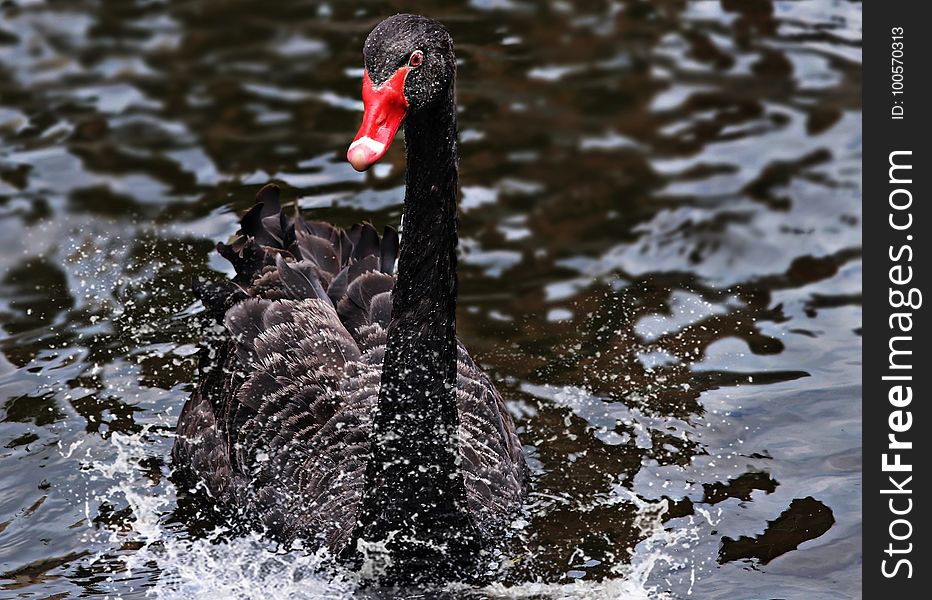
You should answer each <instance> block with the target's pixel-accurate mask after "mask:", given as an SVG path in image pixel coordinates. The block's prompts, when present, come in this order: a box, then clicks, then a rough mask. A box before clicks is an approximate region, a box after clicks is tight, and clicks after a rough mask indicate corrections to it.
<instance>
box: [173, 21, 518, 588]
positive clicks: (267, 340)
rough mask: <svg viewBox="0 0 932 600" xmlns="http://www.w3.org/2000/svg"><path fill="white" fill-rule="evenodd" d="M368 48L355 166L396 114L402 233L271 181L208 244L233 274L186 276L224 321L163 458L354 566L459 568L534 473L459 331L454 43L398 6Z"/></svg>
mask: <svg viewBox="0 0 932 600" xmlns="http://www.w3.org/2000/svg"><path fill="white" fill-rule="evenodd" d="M364 56H365V59H366V75H365V82H364V90H363V97H364V101H365V103H366V116H365V117H364V122H363V127H362V129H361V130H360V134H359V135H358V136H357V140H356V141H354V144H353V145H352V146H351V147H350V150H349V152H348V157H347V158H348V160H349V161H350V162H351V163H352V164H353V166H354V167H356V168H357V169H364V168H367V167H368V166H369V165H371V164H372V162H374V161H375V160H378V158H380V157H381V155H382V154H383V153H384V151H385V149H387V146H388V145H389V144H390V143H391V139H392V138H393V137H394V134H395V131H397V129H398V128H399V127H400V126H401V125H402V124H403V125H404V127H405V130H406V136H405V137H406V147H407V159H408V172H407V176H406V195H405V209H404V211H405V212H404V226H405V231H404V235H403V237H402V239H401V242H400V243H399V236H398V235H397V234H396V233H395V231H394V230H392V229H391V228H385V231H384V233H383V234H382V235H381V236H379V235H378V233H377V231H376V230H375V229H374V228H373V227H372V226H371V225H369V224H362V225H357V226H354V227H353V228H351V229H349V230H343V229H340V228H337V227H334V226H331V225H329V224H326V223H322V222H316V221H305V220H304V219H303V218H302V217H301V215H300V214H299V213H298V212H297V211H295V212H294V214H293V215H288V214H286V212H285V211H283V210H282V208H281V203H280V198H279V194H280V192H279V189H278V188H277V187H276V186H274V185H268V186H266V187H265V188H263V189H262V190H261V191H260V192H259V194H258V197H257V202H256V205H255V206H254V207H253V208H252V209H251V210H250V211H249V212H247V213H246V215H245V216H244V217H243V218H242V219H241V221H240V226H241V227H240V231H239V232H238V235H237V237H236V238H235V239H234V240H233V241H232V243H230V244H223V243H221V244H218V250H219V252H220V254H221V255H222V256H224V257H225V258H227V259H228V260H229V261H230V262H231V263H232V264H233V266H234V269H235V271H236V275H235V277H234V278H233V279H232V280H230V281H225V282H220V283H215V284H196V286H195V292H196V294H197V295H198V296H199V297H200V298H201V300H202V301H203V303H204V305H205V308H206V309H207V310H206V314H207V315H208V316H209V318H210V319H212V320H213V321H214V323H215V325H216V326H215V327H213V328H212V331H213V333H211V334H210V335H209V336H208V339H207V340H205V342H204V344H203V346H202V349H201V352H200V356H199V367H198V371H199V381H198V384H197V387H196V389H195V391H194V393H193V394H192V396H191V397H190V399H189V400H188V401H187V403H186V404H185V406H184V407H183V409H182V412H181V415H180V416H179V420H178V426H177V439H176V442H175V446H174V448H173V452H172V457H173V463H174V465H175V466H176V470H177V472H178V473H179V474H180V476H181V477H183V478H184V479H186V480H187V481H189V482H191V484H192V487H196V488H201V489H203V490H204V491H206V492H207V495H208V496H209V497H210V498H211V499H212V501H213V502H214V503H216V504H217V505H219V506H221V507H224V508H226V509H228V510H229V511H231V512H233V513H235V514H236V515H237V516H238V517H240V518H241V519H244V520H246V521H247V522H248V523H250V524H252V525H254V526H257V527H261V528H263V529H264V530H266V531H267V532H269V533H270V534H271V535H273V536H275V537H276V538H278V539H280V540H282V541H285V542H290V541H294V540H301V542H302V543H303V545H304V546H305V547H308V548H317V547H326V548H328V549H329V550H330V551H331V552H332V553H333V554H335V555H337V556H340V557H343V558H345V559H348V560H350V561H355V563H356V564H357V565H359V564H360V561H361V560H362V559H363V558H365V556H364V555H365V554H366V553H367V549H370V548H378V549H380V550H379V551H380V552H381V553H382V554H384V556H382V559H383V561H382V562H383V563H384V566H385V567H386V569H387V575H386V576H387V577H389V578H391V577H396V578H405V579H408V580H411V579H418V578H423V579H442V578H449V577H458V576H461V575H462V574H463V573H464V572H465V571H464V570H469V569H472V568H473V567H472V566H470V567H464V566H462V565H465V564H470V563H475V562H476V561H477V560H478V559H479V558H478V557H480V556H482V555H483V554H484V553H486V552H487V551H488V550H489V549H490V548H492V547H494V546H495V545H496V543H497V542H498V540H499V539H500V537H501V534H502V532H503V530H504V529H505V527H506V526H507V523H508V521H509V519H510V517H511V516H512V515H513V513H514V512H515V510H516V509H518V508H520V506H521V502H522V497H523V494H524V490H525V485H526V480H527V466H526V463H525V460H524V457H523V454H522V450H521V445H520V442H519V440H518V437H517V434H516V432H515V426H514V423H513V421H512V418H511V416H510V415H509V413H508V411H507V409H506V407H505V405H504V402H503V400H502V397H501V395H500V394H499V393H498V392H497V391H496V389H495V386H494V385H493V384H492V382H491V380H490V379H489V378H488V376H487V375H486V374H485V373H483V372H482V370H481V369H480V368H479V367H478V366H477V365H476V363H475V362H474V361H473V360H472V358H471V357H470V356H469V353H468V352H467V351H466V349H465V347H464V346H463V344H462V343H460V342H459V340H458V339H457V338H456V335H455V311H456V292H457V283H456V245H457V237H456V222H457V220H456V183H457V182H456V119H455V110H454V106H455V105H454V103H453V80H454V77H455V75H454V74H455V62H454V60H453V54H452V40H451V39H450V37H449V34H448V33H447V32H446V30H445V29H444V28H443V27H442V26H441V25H440V24H439V23H436V22H435V21H431V20H430V19H425V18H423V17H416V16H412V15H397V16H396V17H392V18H390V19H387V20H386V21H383V22H382V23H381V24H380V25H379V26H378V27H376V29H375V30H374V31H373V32H372V34H370V36H369V38H368V39H367V41H366V47H365V50H364ZM367 86H368V87H367ZM393 111H394V112H393ZM399 114H400V116H399ZM367 123H369V125H367ZM386 123H387V127H388V128H389V129H391V127H394V130H392V131H390V132H389V133H390V135H388V134H387V133H386V131H385V128H386ZM359 140H368V141H364V142H362V143H359ZM396 262H397V265H398V266H397V270H396V268H395V265H396Z"/></svg>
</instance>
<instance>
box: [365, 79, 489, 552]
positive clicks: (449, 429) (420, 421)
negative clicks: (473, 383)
mask: <svg viewBox="0 0 932 600" xmlns="http://www.w3.org/2000/svg"><path fill="white" fill-rule="evenodd" d="M405 141H406V149H407V162H408V170H407V175H406V186H405V205H404V216H403V221H402V235H401V252H400V256H399V262H398V280H397V282H396V284H395V288H394V291H393V293H392V318H391V323H390V325H389V328H388V341H387V345H386V351H385V358H384V359H383V365H382V380H381V388H380V392H379V399H378V409H377V411H376V414H375V422H374V426H373V436H372V438H371V439H372V442H371V443H372V445H371V454H370V458H369V463H368V467H367V471H366V474H367V482H366V491H365V493H364V499H363V511H362V514H361V517H360V521H359V527H360V537H362V538H364V539H366V540H368V541H378V540H388V539H391V538H392V536H393V535H395V534H393V533H392V532H399V531H400V532H403V533H404V534H405V536H406V539H407V541H406V542H405V543H404V544H403V545H401V546H397V547H395V548H394V549H393V550H392V554H393V560H395V561H396V562H399V561H400V562H401V563H404V562H405V561H420V560H423V559H424V558H426V557H429V556H430V555H431V553H432V552H433V550H431V548H438V547H443V546H446V547H447V550H448V551H450V552H451V555H456V554H457V553H459V552H462V554H461V555H462V556H466V555H469V554H470V553H474V552H475V551H477V550H478V546H477V544H478V543H479V541H478V540H479V538H478V535H477V534H476V530H475V528H474V525H473V524H472V521H471V519H470V517H469V515H468V511H467V503H466V488H465V483H464V480H463V477H462V475H461V473H460V471H459V466H458V463H459V447H458V442H457V434H458V430H459V415H458V411H457V403H456V393H455V390H456V362H457V341H456V294H457V279H456V250H457V233H456V230H457V218H456V186H457V166H456V160H457V154H456V114H455V110H454V104H453V94H452V90H451V93H450V98H449V101H448V102H447V103H445V105H444V106H440V107H438V109H437V110H434V111H430V112H427V113H425V112H424V111H423V110H422V111H419V112H418V114H417V115H414V116H413V118H411V119H410V120H409V121H408V122H407V123H406V125H405ZM412 540H415V541H412ZM454 546H455V547H457V548H458V550H456V552H453V550H454ZM435 558H437V560H438V561H441V562H444V561H443V560H441V559H442V557H439V556H438V557H435ZM447 562H448V561H447ZM433 564H434V565H436V564H437V563H436V562H434V563H433Z"/></svg>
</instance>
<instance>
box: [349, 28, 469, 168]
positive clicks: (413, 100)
mask: <svg viewBox="0 0 932 600" xmlns="http://www.w3.org/2000/svg"><path fill="white" fill-rule="evenodd" d="M363 59H364V63H365V72H364V75H363V84H362V99H363V104H364V106H365V112H364V115H363V121H362V126H361V127H360V128H359V132H358V133H357V134H356V137H355V138H354V139H353V143H352V144H350V147H349V149H348V150H347V152H346V159H347V160H348V161H349V162H350V164H352V165H353V168H355V169H356V170H357V171H365V170H366V169H368V168H369V167H371V166H372V165H373V164H374V163H375V162H376V161H378V160H379V159H380V158H382V156H384V154H385V152H386V151H387V150H388V147H389V146H390V145H391V143H392V141H393V140H394V139H395V134H397V133H398V129H399V128H400V127H401V124H402V123H403V122H404V121H405V119H406V118H409V117H410V116H412V115H414V114H417V113H418V112H419V111H424V110H426V109H429V108H431V107H434V106H436V105H437V104H438V102H442V101H443V100H444V99H446V100H449V99H450V97H451V96H450V91H451V89H452V87H453V81H454V79H455V76H456V59H455V57H454V55H453V38H452V37H451V36H450V33H449V32H448V31H447V30H446V28H445V27H444V26H443V25H441V24H440V23H438V22H437V21H434V20H433V19H428V18H426V17H421V16H417V15H407V14H400V15H395V16H393V17H389V18H387V19H385V20H384V21H382V22H381V23H379V24H378V25H376V27H375V29H373V30H372V32H371V33H370V34H369V36H368V37H367V38H366V43H365V45H364V46H363ZM449 109H450V110H454V108H453V107H452V106H451V107H449Z"/></svg>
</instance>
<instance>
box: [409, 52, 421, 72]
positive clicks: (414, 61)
mask: <svg viewBox="0 0 932 600" xmlns="http://www.w3.org/2000/svg"><path fill="white" fill-rule="evenodd" d="M422 62H424V53H423V52H421V51H420V50H415V51H414V52H412V53H411V58H409V59H408V66H409V67H412V68H417V67H419V66H421V63H422Z"/></svg>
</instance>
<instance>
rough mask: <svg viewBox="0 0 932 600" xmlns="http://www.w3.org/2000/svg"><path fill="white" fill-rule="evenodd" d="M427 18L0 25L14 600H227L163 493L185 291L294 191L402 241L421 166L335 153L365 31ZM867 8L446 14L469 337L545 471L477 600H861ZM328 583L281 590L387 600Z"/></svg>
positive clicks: (191, 308)
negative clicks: (151, 595)
mask: <svg viewBox="0 0 932 600" xmlns="http://www.w3.org/2000/svg"><path fill="white" fill-rule="evenodd" d="M402 8H403V7H401V5H395V4H393V3H390V2H364V3H352V5H351V4H349V3H326V2H289V3H262V4H259V3H255V2H248V1H245V0H243V1H238V2H234V3H223V4H218V3H212V2H201V1H197V2H184V3H182V2H168V3H161V2H112V1H111V2H108V1H103V0H101V1H98V2H94V1H90V0H89V1H87V2H78V3H71V4H69V5H67V6H62V5H59V4H54V3H45V2H41V1H35V2H7V3H6V4H4V5H3V7H0V11H2V18H0V136H2V137H3V141H4V142H3V145H2V148H0V230H2V233H3V237H4V250H5V252H4V253H3V255H2V256H0V265H2V269H3V273H2V275H0V326H2V329H3V332H4V334H5V335H4V338H3V340H2V342H0V349H2V357H0V388H2V392H0V403H2V404H0V419H2V422H0V447H2V451H0V455H2V456H3V458H4V461H3V463H2V464H3V465H5V466H3V467H0V477H2V482H3V486H2V487H3V489H5V490H7V491H6V492H4V493H2V494H0V545H2V546H3V547H4V548H5V549H6V552H4V553H3V556H2V557H0V563H2V564H0V577H2V579H0V587H2V588H3V589H6V590H17V591H16V592H15V593H20V592H24V593H32V594H35V595H39V596H41V595H45V596H50V595H53V594H65V595H70V596H75V595H78V594H81V593H106V592H110V593H119V594H121V595H123V596H124V597H132V596H133V595H134V594H136V595H139V594H142V593H143V588H145V587H147V586H150V587H154V589H155V590H157V591H158V593H159V594H162V595H163V596H166V597H171V595H172V594H173V593H176V597H184V594H187V595H188V597H190V596H192V595H195V594H197V593H203V592H204V590H205V589H209V586H211V585H213V586H220V580H219V579H218V578H216V577H214V578H210V577H208V576H209V574H210V573H212V572H214V571H211V569H214V570H219V569H221V566H223V565H221V564H218V557H217V556H216V555H215V554H212V553H211V550H210V548H211V546H210V545H209V544H208V545H199V544H200V541H201V540H200V539H199V536H201V535H202V534H203V533H204V531H200V530H199V527H208V526H207V525H206V524H203V523H202V522H201V520H199V519H197V518H195V516H194V515H191V514H190V511H188V510H187V509H186V507H184V506H181V507H180V508H178V507H177V506H176V504H175V502H174V497H173V496H172V492H171V487H170V484H169V483H168V482H167V480H166V479H165V475H166V474H167V470H168V469H167V465H166V464H165V457H166V456H167V454H168V452H167V450H168V447H169V446H170V444H171V440H170V438H169V437H168V435H167V432H168V431H170V429H171V425H172V424H173V421H174V419H175V418H176V416H177V411H178V409H179V408H180V406H181V403H182V402H183V399H184V398H185V396H186V395H187V393H188V392H189V391H190V387H189V385H190V382H191V380H192V371H193V359H192V353H193V351H194V344H195V343H196V341H197V339H198V337H199V332H198V330H197V327H196V324H197V322H198V311H199V306H198V305H196V304H192V298H191V296H190V295H189V294H188V292H187V286H188V283H189V282H190V280H191V278H192V276H201V277H218V276H220V275H219V274H218V273H217V271H224V270H225V269H227V267H226V265H225V264H224V262H223V261H222V260H220V259H219V258H218V257H217V256H216V255H215V254H213V252H212V248H213V243H214V242H215V241H216V240H218V239H224V238H225V237H227V236H229V235H230V234H231V233H232V232H233V230H234V229H235V228H236V224H235V213H236V212H238V211H242V210H244V209H245V208H247V207H248V205H249V203H250V201H251V198H252V196H253V194H254V192H255V190H256V189H257V188H258V186H260V185H262V184H264V183H266V182H267V181H268V180H269V179H276V180H279V181H281V182H282V183H283V184H284V186H285V187H286V189H287V194H286V195H287V196H288V197H290V198H294V199H297V201H298V202H299V204H300V206H301V207H302V208H303V209H304V210H306V211H308V212H314V213H316V214H319V216H320V217H321V218H325V219H327V220H330V221H333V222H335V223H338V224H342V225H348V224H351V223H353V222H355V221H358V220H362V219H368V220H371V221H373V222H374V223H376V224H386V223H397V220H398V216H399V213H400V201H401V197H402V194H401V189H402V185H403V172H404V171H403V154H402V151H401V147H400V145H396V147H395V148H394V149H392V150H391V151H390V152H389V154H388V156H387V157H386V162H385V164H384V165H382V166H381V167H380V168H378V169H376V170H374V171H373V172H371V173H368V174H365V175H363V174H358V173H356V172H355V171H353V170H352V168H351V167H350V166H349V165H346V164H344V163H343V161H342V159H341V149H342V148H344V147H345V146H346V142H347V140H348V139H349V137H350V136H351V135H352V133H353V132H354V131H355V129H356V126H357V124H358V123H357V121H358V119H359V110H360V103H359V100H358V98H359V93H358V90H359V79H360V76H361V73H360V70H359V68H360V51H359V49H360V47H361V43H362V40H363V38H364V36H365V34H366V33H367V32H368V30H369V29H370V28H371V27H372V26H373V25H374V24H375V23H376V22H378V21H379V20H380V19H381V17H383V16H385V15H387V14H391V13H394V12H397V11H399V10H401V9H402ZM860 14H861V13H860V5H859V4H855V3H848V2H774V1H771V0H754V1H747V0H743V1H741V2H737V1H729V0H721V1H720V2H719V1H697V2H689V3H681V2H650V3H648V2H639V1H635V0H631V1H626V2H601V1H592V2H590V1H580V2H573V3H569V2H562V1H553V2H545V3H529V2H520V1H517V0H516V1H503V2H498V1H473V2H469V3H464V2H449V3H443V4H442V6H439V7H437V8H436V10H435V11H433V12H432V13H431V16H433V17H435V18H437V19H439V20H441V21H443V22H445V23H446V24H447V25H448V26H449V27H450V28H451V30H452V31H453V33H454V35H455V38H456V41H457V52H458V57H459V59H460V64H459V67H458V68H459V89H458V96H459V103H460V107H461V114H460V123H461V127H462V131H461V183H462V187H463V200H462V220H461V223H462V250H463V260H462V261H461V268H462V273H461V311H460V316H459V329H460V334H461V337H462V338H463V339H464V340H465V341H466V343H467V345H468V346H469V347H470V348H471V350H472V352H473V354H474V355H475V356H476V357H477V359H479V360H480V361H481V362H482V363H483V364H484V365H485V366H486V367H487V368H488V369H489V371H490V372H491V373H493V374H494V375H495V376H496V377H497V379H498V381H500V382H502V383H501V389H502V391H503V392H505V393H506V394H507V395H508V396H509V399H510V401H511V407H512V410H513V411H514V413H515V415H516V417H517V418H518V420H519V422H520V425H521V427H522V440H523V441H524V442H525V443H526V444H527V452H528V454H529V456H530V457H531V461H532V463H533V464H534V465H535V471H536V480H535V481H536V483H535V490H534V493H533V494H532V495H531V498H530V502H531V503H532V505H533V509H534V510H533V512H532V513H531V515H530V516H529V517H528V519H527V520H526V522H520V523H516V524H515V527H516V529H517V530H518V531H519V532H520V534H521V535H520V536H519V537H520V538H521V541H520V542H519V543H518V544H517V546H516V548H514V551H513V554H514V557H513V558H514V560H513V562H514V566H513V568H512V569H511V571H510V573H509V575H508V577H507V579H506V580H505V581H503V582H501V583H500V584H498V586H496V587H493V588H490V589H488V590H485V591H483V592H481V593H482V594H485V595H487V596H493V597H499V596H505V597H508V596H509V595H510V596H511V597H514V596H516V595H517V596H518V597H521V596H524V597H530V596H532V595H533V594H538V595H543V596H557V597H599V594H603V596H602V597H606V598H614V597H618V595H619V594H622V593H623V594H627V595H629V596H631V597H638V594H640V595H641V596H642V597H648V596H651V597H657V596H660V595H662V594H663V593H664V592H665V591H672V592H673V593H676V594H680V595H682V594H685V593H686V592H687V591H690V592H691V593H693V594H694V595H696V596H697V597H703V598H724V597H731V596H733V594H734V592H735V590H737V589H742V588H745V587H747V588H755V589H757V588H761V587H763V588H766V589H768V590H771V591H772V593H773V594H775V595H779V594H783V595H786V596H792V595H794V593H796V594H798V593H799V590H806V592H805V596H806V597H808V598H816V599H820V598H836V597H850V596H852V595H854V594H855V593H856V592H855V591H854V590H855V589H856V583H857V576H856V573H857V571H858V568H859V550H858V545H859V539H860V538H859V536H860V531H859V514H860V505H859V498H858V495H857V494H854V493H852V492H851V490H854V489H857V488H856V486H857V480H858V471H859V467H860V451H859V445H860V441H859V434H858V431H859V423H860V412H859V409H858V406H857V405H858V403H857V399H858V398H859V397H860V390H859V388H858V387H857V384H856V383H854V382H856V381H857V380H858V375H857V374H858V373H859V364H858V361H859V345H860V338H859V337H858V327H859V324H860V263H859V256H860V167H859V161H860V151H861V149H860V83H861V79H860V77H861V76H860V30H861V27H860ZM127 434H131V435H132V436H133V437H132V442H131V443H130V442H123V441H120V440H121V439H122V438H121V437H120V436H123V435H127ZM102 468H103V471H101V469H102ZM127 493H130V496H128V495H127ZM133 493H135V494H136V496H132V494H133ZM85 500H86V501H85ZM208 517H209V516H208ZM788 520H792V521H793V522H798V523H807V524H809V525H811V527H809V529H810V533H811V534H815V533H818V535H813V537H796V536H794V535H792V534H788V533H787V532H786V531H787V530H786V528H785V527H784V524H785V523H786V522H788ZM203 521H205V522H207V523H209V521H210V519H209V518H206V519H204V520H203ZM146 541H148V542H150V544H149V545H146V546H144V544H145V542H146ZM151 542H154V543H151ZM188 544H190V545H188ZM143 546H144V547H143ZM140 547H142V549H140ZM764 547H766V548H768V549H769V550H767V553H766V554H765V553H764V552H763V551H762V550H761V549H762V548H764ZM226 548H227V551H228V552H230V555H231V556H234V557H237V556H238V557H240V559H241V561H240V563H238V564H240V565H242V564H245V563H247V562H250V561H253V562H257V563H258V564H261V565H263V566H262V568H263V569H265V571H261V572H250V573H251V575H250V576H249V577H252V579H249V577H246V578H245V579H240V580H237V581H239V584H242V585H246V587H247V588H248V587H249V586H250V585H251V586H252V587H253V588H255V589H272V588H270V587H269V586H270V585H273V584H274V583H275V582H277V581H279V580H277V579H275V578H274V577H272V576H270V575H269V573H272V574H274V573H275V572H276V569H279V570H281V569H282V568H283V567H282V565H281V562H280V561H279V560H278V559H276V558H274V557H275V555H274V554H271V555H270V556H271V558H269V560H268V561H266V562H262V561H256V559H255V557H256V552H258V551H257V550H256V549H255V548H254V547H252V546H249V545H248V544H247V545H245V546H244V545H238V546H226ZM778 550H779V551H778ZM185 556H190V557H193V558H191V560H188V561H185V560H184V557H185ZM267 558H268V557H267ZM308 560H309V561H310V559H308ZM134 561H137V562H134ZM221 562H222V561H221ZM232 562H233V564H234V566H235V564H236V562H235V560H233V561H232ZM748 565H751V566H752V567H753V570H748V569H746V568H745V567H746V566H748ZM815 565H818V568H816V566H815ZM313 566H314V563H313V561H310V562H302V563H301V565H297V566H295V567H294V569H295V570H287V571H286V572H287V573H289V574H292V575H294V574H296V573H300V576H298V575H295V577H297V578H298V579H299V580H301V581H303V582H304V583H303V585H304V587H303V588H300V587H299V588H294V589H298V590H299V591H300V593H305V594H307V593H312V592H311V591H310V590H317V591H316V592H313V593H319V594H324V593H329V594H330V595H331V596H332V597H343V596H347V595H351V594H354V593H356V594H362V593H363V592H359V591H354V590H353V588H352V586H350V587H346V586H342V584H341V585H339V586H335V587H327V584H326V582H321V581H317V580H313V576H311V575H309V574H308V573H307V570H309V569H311V568H312V567H313ZM302 569H304V570H303V571H302ZM222 573H224V574H226V575H230V572H229V571H222ZM293 579H294V578H293ZM198 580H200V581H198ZM694 580H695V581H694ZM825 581H834V582H835V583H834V584H833V585H834V586H835V588H834V589H831V590H830V589H828V588H827V587H826V586H825V585H823V583H824V582H825ZM166 582H174V583H173V584H172V585H175V586H176V587H177V586H179V585H180V586H182V587H181V588H179V589H180V590H181V591H176V592H172V591H171V589H172V588H171V585H169V584H168V583H166ZM185 582H189V583H190V582H199V583H201V584H203V585H204V586H206V587H204V588H198V589H195V588H184V587H183V585H185ZM192 585H193V584H192ZM514 585H518V587H517V588H516V587H513V586H514ZM314 586H318V587H314ZM321 586H322V587H321ZM507 586H512V587H507ZM587 586H588V587H587ZM217 589H220V588H217ZM223 589H228V590H239V591H236V592H234V591H231V592H230V593H231V594H233V593H243V594H245V593H246V592H244V591H242V590H241V589H240V588H235V587H231V588H223ZM275 589H276V590H278V591H279V592H280V593H281V594H287V593H288V592H289V590H290V589H292V588H287V587H281V588H275ZM302 590H303V591H302ZM651 590H653V591H651ZM412 593H413V592H412ZM611 594H615V595H611Z"/></svg>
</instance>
